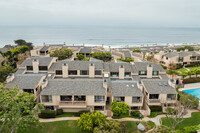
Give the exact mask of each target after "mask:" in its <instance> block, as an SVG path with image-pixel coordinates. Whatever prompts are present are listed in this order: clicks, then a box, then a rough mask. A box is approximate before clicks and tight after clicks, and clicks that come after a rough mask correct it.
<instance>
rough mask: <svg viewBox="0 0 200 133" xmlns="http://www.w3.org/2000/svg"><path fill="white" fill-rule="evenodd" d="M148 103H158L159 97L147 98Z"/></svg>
mask: <svg viewBox="0 0 200 133" xmlns="http://www.w3.org/2000/svg"><path fill="white" fill-rule="evenodd" d="M149 103H160V99H149Z"/></svg>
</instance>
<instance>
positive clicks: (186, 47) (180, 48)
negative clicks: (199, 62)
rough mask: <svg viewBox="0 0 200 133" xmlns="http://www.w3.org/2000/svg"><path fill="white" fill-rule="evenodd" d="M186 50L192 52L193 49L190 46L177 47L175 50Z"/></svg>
mask: <svg viewBox="0 0 200 133" xmlns="http://www.w3.org/2000/svg"><path fill="white" fill-rule="evenodd" d="M186 49H188V51H194V47H192V46H184V47H179V48H177V49H176V50H177V51H185V50H186Z"/></svg>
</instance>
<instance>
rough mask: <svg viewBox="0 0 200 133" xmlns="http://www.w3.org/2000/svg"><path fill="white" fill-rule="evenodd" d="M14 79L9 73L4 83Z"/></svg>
mask: <svg viewBox="0 0 200 133" xmlns="http://www.w3.org/2000/svg"><path fill="white" fill-rule="evenodd" d="M14 78H15V75H14V74H13V73H10V74H9V75H8V77H7V78H6V83H9V82H11V81H13V79H14Z"/></svg>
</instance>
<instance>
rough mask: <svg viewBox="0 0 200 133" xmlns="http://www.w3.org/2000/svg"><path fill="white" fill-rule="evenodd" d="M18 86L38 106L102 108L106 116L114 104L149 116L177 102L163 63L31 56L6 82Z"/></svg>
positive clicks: (83, 108) (10, 85)
mask: <svg viewBox="0 0 200 133" xmlns="http://www.w3.org/2000/svg"><path fill="white" fill-rule="evenodd" d="M31 81H34V82H31ZM14 85H18V86H19V88H20V89H21V90H23V91H26V92H30V93H33V94H35V96H36V97H37V99H38V100H36V102H41V103H43V104H44V105H45V107H46V108H47V109H57V108H62V109H63V110H64V111H65V112H77V111H80V110H90V111H94V110H99V111H101V112H102V113H104V114H105V115H107V113H108V112H109V111H110V110H111V109H110V105H111V102H112V101H122V102H125V103H127V104H128V105H129V106H130V110H140V111H141V112H142V113H143V114H144V115H149V114H150V108H149V107H150V106H164V105H165V104H173V103H175V102H176V99H177V92H176V90H175V89H174V88H173V87H172V86H174V83H173V82H171V81H170V80H169V79H168V77H167V75H166V74H165V71H164V69H163V68H162V67H161V66H160V65H159V64H155V63H151V62H134V63H132V64H129V63H126V62H117V63H113V62H103V61H101V60H97V59H94V58H90V61H75V60H73V58H71V59H66V60H61V61H59V60H57V58H55V57H32V58H28V59H26V60H25V61H24V62H23V63H22V64H21V65H20V66H19V69H18V70H17V72H16V73H15V74H13V76H9V77H8V78H7V87H8V88H11V87H12V86H14ZM38 90H39V91H38ZM38 97H39V98H38Z"/></svg>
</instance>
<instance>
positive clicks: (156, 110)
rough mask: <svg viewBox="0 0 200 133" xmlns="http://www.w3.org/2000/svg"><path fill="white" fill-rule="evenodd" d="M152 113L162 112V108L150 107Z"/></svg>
mask: <svg viewBox="0 0 200 133" xmlns="http://www.w3.org/2000/svg"><path fill="white" fill-rule="evenodd" d="M150 109H151V112H162V107H161V106H152V107H150Z"/></svg>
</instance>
